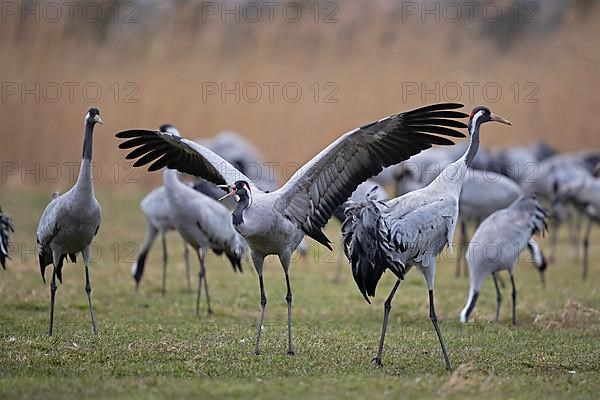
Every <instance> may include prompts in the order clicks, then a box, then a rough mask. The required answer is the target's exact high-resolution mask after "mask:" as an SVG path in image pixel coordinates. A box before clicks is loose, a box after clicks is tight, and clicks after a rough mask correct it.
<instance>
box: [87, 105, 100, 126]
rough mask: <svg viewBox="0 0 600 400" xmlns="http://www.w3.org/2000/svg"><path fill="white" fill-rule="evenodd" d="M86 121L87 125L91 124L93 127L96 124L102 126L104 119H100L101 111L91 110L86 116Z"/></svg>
mask: <svg viewBox="0 0 600 400" xmlns="http://www.w3.org/2000/svg"><path fill="white" fill-rule="evenodd" d="M84 120H85V123H86V124H91V125H92V126H93V125H96V124H102V119H101V118H100V110H98V109H97V108H90V109H89V110H88V112H87V114H86V115H85V118H84Z"/></svg>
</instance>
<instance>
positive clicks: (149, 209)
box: [131, 186, 190, 295]
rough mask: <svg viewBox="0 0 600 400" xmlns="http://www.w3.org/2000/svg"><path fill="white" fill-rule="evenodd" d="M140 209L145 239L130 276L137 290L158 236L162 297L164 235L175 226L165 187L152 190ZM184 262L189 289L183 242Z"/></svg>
mask: <svg viewBox="0 0 600 400" xmlns="http://www.w3.org/2000/svg"><path fill="white" fill-rule="evenodd" d="M140 208H141V209H142V212H143V213H144V216H145V217H146V238H145V239H144V243H143V244H142V247H141V249H140V251H139V253H138V255H137V258H136V261H135V262H134V263H133V265H132V266H131V274H132V275H133V278H134V280H135V288H136V290H138V289H139V286H140V283H141V280H142V277H143V274H144V270H145V265H146V258H147V257H148V253H149V252H150V249H151V247H152V244H153V243H154V240H155V239H156V236H157V235H158V234H160V237H161V241H162V253H163V276H162V290H161V291H162V294H163V295H164V294H165V293H166V291H167V261H168V253H167V240H166V234H167V232H169V231H172V230H175V225H173V222H172V221H171V215H170V214H171V209H170V207H169V202H168V200H167V194H166V191H165V187H164V186H161V187H159V188H156V189H154V190H152V191H151V192H150V193H148V194H147V195H146V196H144V198H143V199H142V201H141V203H140ZM183 255H184V261H185V270H186V276H187V283H188V289H189V288H190V274H189V252H188V248H187V244H185V242H184V252H183Z"/></svg>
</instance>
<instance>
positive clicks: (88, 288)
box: [82, 247, 98, 335]
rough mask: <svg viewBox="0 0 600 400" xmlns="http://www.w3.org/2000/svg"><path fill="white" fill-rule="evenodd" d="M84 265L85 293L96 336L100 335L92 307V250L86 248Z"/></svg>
mask: <svg viewBox="0 0 600 400" xmlns="http://www.w3.org/2000/svg"><path fill="white" fill-rule="evenodd" d="M82 254H83V263H84V264H85V293H86V294H87V298H88V304H89V306H90V316H91V317H92V329H93V330H94V335H98V329H97V328H96V318H94V307H93V306H92V284H91V282H90V269H89V267H88V265H89V263H90V248H89V247H86V248H85V249H84V250H83V252H82Z"/></svg>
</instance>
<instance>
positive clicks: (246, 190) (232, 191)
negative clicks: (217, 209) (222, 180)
mask: <svg viewBox="0 0 600 400" xmlns="http://www.w3.org/2000/svg"><path fill="white" fill-rule="evenodd" d="M218 187H220V188H221V189H225V190H227V191H229V193H227V194H226V195H225V196H223V197H221V198H220V199H219V201H223V200H225V199H227V198H229V197H231V196H238V197H239V198H240V199H244V198H250V196H251V195H252V190H251V189H250V184H249V183H248V182H246V181H235V182H234V183H233V185H231V186H229V185H218Z"/></svg>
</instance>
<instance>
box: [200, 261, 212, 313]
mask: <svg viewBox="0 0 600 400" xmlns="http://www.w3.org/2000/svg"><path fill="white" fill-rule="evenodd" d="M203 254H204V255H203V257H202V265H201V268H202V276H203V277H204V292H205V293H206V304H207V305H208V310H207V314H208V315H211V314H213V310H212V307H211V306H210V296H209V294H208V281H207V279H206V250H204V251H203Z"/></svg>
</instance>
